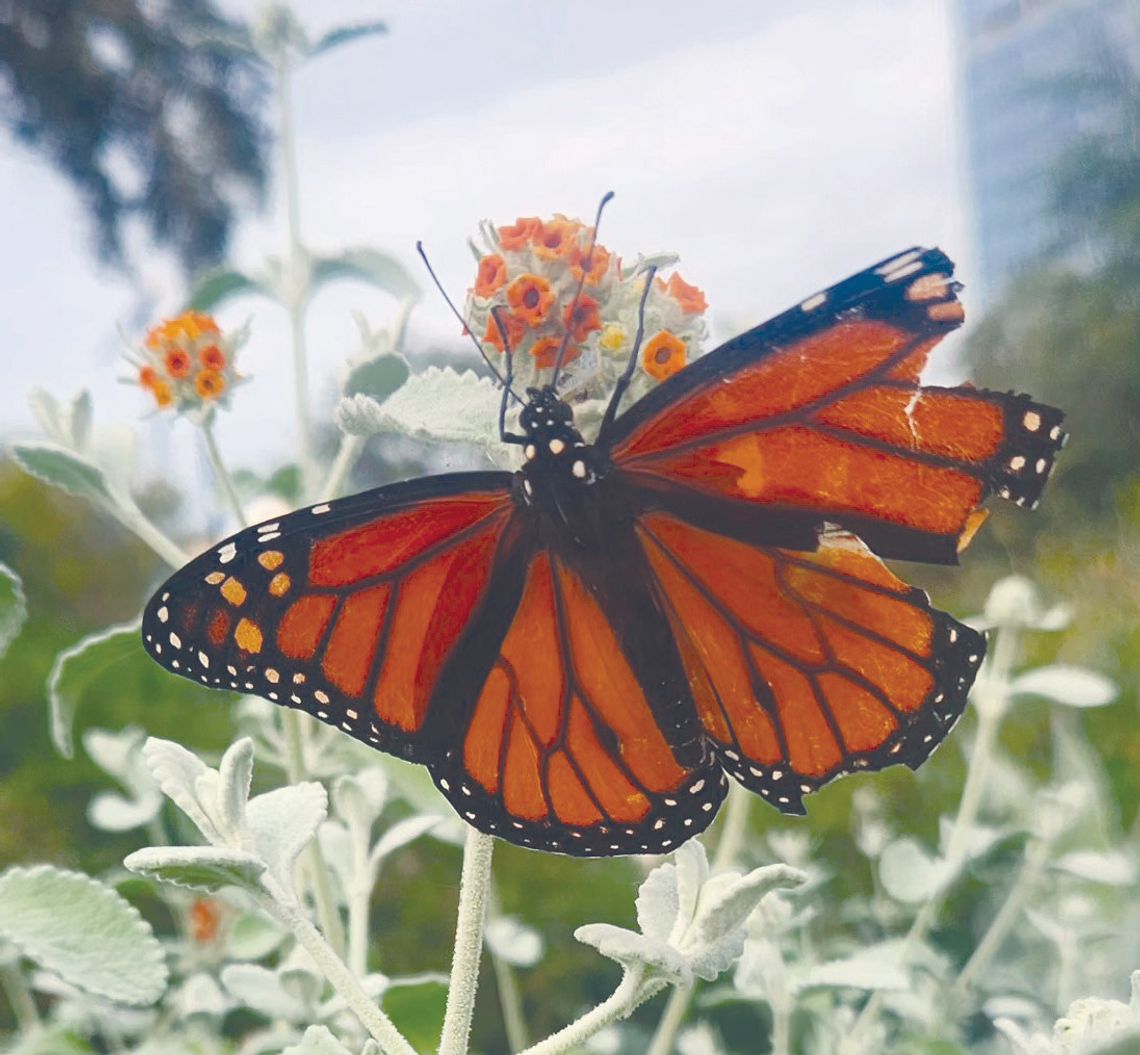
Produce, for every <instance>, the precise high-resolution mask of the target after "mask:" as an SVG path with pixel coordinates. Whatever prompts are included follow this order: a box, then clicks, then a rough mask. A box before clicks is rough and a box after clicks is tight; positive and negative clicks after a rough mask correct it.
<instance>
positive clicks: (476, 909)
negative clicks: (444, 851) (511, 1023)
mask: <svg viewBox="0 0 1140 1055" xmlns="http://www.w3.org/2000/svg"><path fill="white" fill-rule="evenodd" d="M494 849H495V840H494V839H493V838H492V837H491V836H490V835H484V834H483V833H482V832H480V831H476V830H475V829H474V828H469V829H468V830H467V843H466V845H465V846H464V847H463V872H462V875H461V876H460V880H459V911H458V913H457V915H456V921H455V951H454V953H453V954H452V960H451V980H450V982H449V983H448V989H447V1009H446V1010H445V1011H444V1014H443V1031H442V1033H441V1034H440V1038H439V1055H466V1053H467V1038H468V1035H469V1034H470V1032H471V1018H472V1015H473V1014H474V1013H475V992H476V989H477V988H478V985H479V958H480V955H481V954H482V951H483V925H484V923H485V922H486V919H487V895H488V891H489V890H490V886H491V856H492V854H493V852H494Z"/></svg>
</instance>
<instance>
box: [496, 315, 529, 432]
mask: <svg viewBox="0 0 1140 1055" xmlns="http://www.w3.org/2000/svg"><path fill="white" fill-rule="evenodd" d="M502 310H503V309H502V308H501V307H499V306H497V305H496V306H495V307H493V308H492V309H491V317H492V318H493V319H494V320H495V326H496V327H498V330H499V336H500V337H501V338H502V339H503V354H504V355H505V356H506V360H507V376H506V379H505V380H504V381H503V398H502V400H501V401H500V403H499V439H500V440H502V441H503V443H515V444H519V443H526V437H525V436H520V435H518V434H517V433H514V432H507V400H508V399H509V398H510V396H511V381H512V380H513V378H514V363H515V353H514V349H513V348H512V347H511V341H510V338H509V337H508V336H507V327H506V325H505V324H504V323H503V320H502V319H501V318H500V317H499V313H500V312H501V311H502Z"/></svg>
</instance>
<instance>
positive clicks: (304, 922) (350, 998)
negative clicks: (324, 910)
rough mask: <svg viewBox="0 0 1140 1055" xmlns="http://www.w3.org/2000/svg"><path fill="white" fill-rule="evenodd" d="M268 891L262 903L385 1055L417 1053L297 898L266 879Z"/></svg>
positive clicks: (259, 899)
mask: <svg viewBox="0 0 1140 1055" xmlns="http://www.w3.org/2000/svg"><path fill="white" fill-rule="evenodd" d="M264 882H265V890H266V893H265V894H263V895H262V896H260V897H259V898H258V901H259V902H260V904H261V906H262V907H263V908H264V909H265V910H266V912H268V913H269V914H270V915H271V916H272V917H273V918H274V919H276V920H277V921H278V922H279V923H280V924H282V925H283V926H284V927H286V928H287V929H288V930H289V931H290V933H292V935H293V936H294V937H295V938H296V939H297V944H299V945H300V946H301V947H302V948H303V949H304V950H305V951H306V952H307V953H308V954H309V955H310V956H311V957H312V958H313V961H314V962H315V963H316V965H317V966H318V967H319V968H320V970H321V973H322V974H323V975H324V976H325V978H326V979H328V982H329V984H330V985H331V986H332V987H333V988H334V989H335V990H336V991H337V992H338V993H339V994H340V996H341V997H342V998H343V999H344V1002H345V1003H346V1004H347V1005H348V1007H349V1009H350V1010H351V1011H352V1013H353V1014H354V1015H356V1017H357V1018H358V1019H360V1021H361V1023H362V1024H363V1026H364V1028H365V1029H367V1030H368V1032H369V1034H370V1035H371V1037H372V1038H373V1039H374V1040H375V1041H376V1043H377V1044H379V1045H380V1050H381V1051H383V1052H384V1053H385V1055H416V1051H415V1048H413V1047H412V1046H411V1044H409V1043H408V1041H407V1040H406V1039H405V1038H404V1037H403V1035H402V1034H401V1033H400V1031H399V1030H398V1029H396V1026H395V1024H394V1023H393V1022H392V1020H391V1019H390V1018H389V1017H388V1016H387V1015H386V1014H384V1012H383V1011H381V1010H380V1008H379V1007H377V1006H376V1004H375V1003H373V1002H372V1000H371V999H370V998H369V996H368V994H367V993H366V992H365V991H364V990H363V989H362V988H361V986H360V981H359V979H358V978H357V977H356V975H355V974H353V973H352V971H350V970H349V969H348V967H347V966H346V965H345V963H344V961H343V960H342V959H341V958H340V957H339V956H337V954H336V953H335V952H334V951H333V949H332V947H331V946H330V945H329V943H328V942H327V941H325V939H324V936H323V935H322V934H321V932H320V931H319V930H317V928H316V927H314V926H313V924H312V923H310V922H309V920H308V918H307V917H306V916H305V914H304V911H303V909H302V908H301V906H300V904H299V903H298V902H297V901H296V899H294V898H292V897H289V896H287V895H285V893H284V892H283V891H279V890H277V889H276V888H275V884H273V883H272V881H269V880H265V881H264Z"/></svg>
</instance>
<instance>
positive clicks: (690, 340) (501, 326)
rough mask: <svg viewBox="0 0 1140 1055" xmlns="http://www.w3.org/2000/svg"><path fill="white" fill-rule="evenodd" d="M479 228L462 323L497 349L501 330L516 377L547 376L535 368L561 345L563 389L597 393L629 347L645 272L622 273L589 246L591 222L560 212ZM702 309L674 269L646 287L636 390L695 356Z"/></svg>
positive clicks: (553, 359)
mask: <svg viewBox="0 0 1140 1055" xmlns="http://www.w3.org/2000/svg"><path fill="white" fill-rule="evenodd" d="M483 234H484V240H485V242H486V252H485V253H484V255H482V256H481V257H480V259H479V266H478V271H477V273H476V276H475V285H474V287H473V288H472V289H471V290H469V291H468V298H467V306H466V320H467V324H468V329H469V330H470V331H471V332H472V333H473V334H475V335H476V336H478V337H480V338H481V339H482V342H483V344H484V346H485V347H488V348H493V349H494V350H495V351H496V352H498V353H500V354H502V353H503V351H504V340H503V338H504V335H505V337H506V344H507V345H508V346H509V348H510V350H511V353H512V354H513V355H515V356H516V360H515V364H514V368H515V371H516V373H517V374H519V375H520V377H519V379H520V383H523V384H532V383H534V384H541V383H543V382H546V381H549V380H550V374H549V373H547V374H545V375H543V373H542V372H543V371H551V370H553V368H554V367H555V366H556V365H557V363H558V359H559V353H560V351H561V355H562V366H563V368H564V371H563V374H562V375H561V376H562V377H563V378H564V379H566V380H567V383H568V386H569V387H570V388H571V389H573V390H575V391H578V392H580V393H581V394H582V396H583V398H585V397H588V396H590V395H601V394H602V393H603V392H604V391H605V390H606V389H607V388H608V387H609V386H610V385H612V383H613V381H614V380H615V379H616V377H617V376H618V374H620V373H621V370H622V368H624V365H625V363H626V362H627V361H628V357H629V355H630V352H631V351H632V347H633V340H634V336H635V334H636V330H637V309H638V304H639V302H640V299H641V294H642V291H643V290H644V288H645V282H644V278H643V277H642V274H643V271H644V268H643V267H642V268H629V269H624V270H623V268H622V265H621V259H620V258H619V257H617V256H615V255H614V254H613V253H611V252H610V251H609V250H608V249H606V247H605V246H603V245H598V244H595V245H594V246H593V247H592V249H591V240H592V237H593V229H592V228H590V227H588V226H587V225H585V224H583V223H581V222H580V221H578V220H571V219H568V218H567V217H565V216H563V215H561V214H558V215H555V217H554V218H553V219H551V220H541V219H539V218H538V217H536V216H526V217H521V218H520V219H518V220H516V221H515V223H513V224H510V225H508V226H505V227H498V228H492V227H490V225H484V228H483ZM580 283H581V284H582V292H581V294H579V295H578V296H577V299H576V300H575V294H576V293H577V290H578V286H579V284H580ZM496 308H497V309H499V310H498V311H496V312H495V313H494V314H492V309H496ZM707 308H708V304H707V303H706V301H705V297H704V294H703V293H702V292H701V291H700V290H699V289H697V287H696V286H691V285H689V283H687V282H686V281H685V280H684V279H682V278H681V276H680V275H678V274H676V273H674V274H672V275H670V276H669V278H668V280H667V281H665V280H662V279H658V280H657V281H656V282H655V283H654V287H653V290H652V291H651V292H650V295H649V298H648V299H647V302H646V313H645V322H646V328H645V341H644V343H643V346H642V351H641V355H640V357H639V358H640V361H641V366H642V368H643V371H644V373H643V375H642V381H643V382H644V385H643V387H645V386H648V385H651V384H652V383H654V382H656V381H661V380H664V379H665V378H667V377H669V376H671V375H672V374H674V373H676V372H677V371H678V370H680V369H681V368H682V367H684V365H685V363H686V362H689V361H690V360H691V359H693V358H695V357H696V356H697V355H699V354H700V350H701V349H700V342H701V340H702V339H703V338H704V336H705V323H704V319H703V315H704V313H705V311H706V310H707ZM496 315H497V316H498V321H496V318H495V316H496ZM563 342H565V350H562V347H563Z"/></svg>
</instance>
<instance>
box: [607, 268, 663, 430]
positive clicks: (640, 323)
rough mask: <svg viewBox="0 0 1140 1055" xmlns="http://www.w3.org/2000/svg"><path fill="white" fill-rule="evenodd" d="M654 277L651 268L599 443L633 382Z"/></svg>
mask: <svg viewBox="0 0 1140 1055" xmlns="http://www.w3.org/2000/svg"><path fill="white" fill-rule="evenodd" d="M656 277H657V268H655V267H651V268H650V269H649V270H648V271H646V272H645V288H644V289H643V290H642V291H641V300H640V302H639V303H638V305H637V334H636V335H635V336H634V338H633V348H632V350H631V351H630V353H629V362H628V363H626V364H625V370H624V371H623V372H622V375H621V377H619V378H618V379H617V384H615V385H614V394H613V395H612V396H610V404H609V406H608V407H606V413H605V416H604V417H603V418H602V424H601V426H600V427H599V428H598V440H599V442H600V441H601V438H602V437H603V436H604V435H605V434H606V431H607V430H608V429H609V427H610V425H611V424H613V420H614V418H615V417H616V416H617V409H618V404H619V403H620V402H621V397H622V396H624V395H625V390H626V389H627V388H629V383H630V381H632V380H633V371H634V370H635V369H637V357H638V353H639V352H640V351H641V340H642V338H643V337H644V336H645V302H646V301H647V300H648V299H649V291H650V290H651V289H652V288H653V280H654V278H656Z"/></svg>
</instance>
